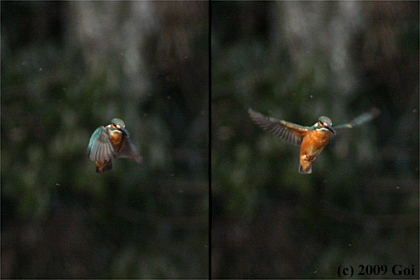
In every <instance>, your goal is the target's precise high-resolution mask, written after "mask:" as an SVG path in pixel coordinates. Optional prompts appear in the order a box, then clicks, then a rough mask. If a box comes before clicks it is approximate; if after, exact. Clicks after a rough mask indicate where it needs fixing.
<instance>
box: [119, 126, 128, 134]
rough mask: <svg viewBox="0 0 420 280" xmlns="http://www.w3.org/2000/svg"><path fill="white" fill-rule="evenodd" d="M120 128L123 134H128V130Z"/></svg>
mask: <svg viewBox="0 0 420 280" xmlns="http://www.w3.org/2000/svg"><path fill="white" fill-rule="evenodd" d="M120 130H121V131H122V132H124V134H125V135H128V131H127V129H125V127H121V128H120Z"/></svg>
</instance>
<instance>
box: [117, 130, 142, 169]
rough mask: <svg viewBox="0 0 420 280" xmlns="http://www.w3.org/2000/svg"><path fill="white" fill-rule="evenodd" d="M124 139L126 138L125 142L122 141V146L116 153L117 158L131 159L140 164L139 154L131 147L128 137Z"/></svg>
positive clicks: (134, 147)
mask: <svg viewBox="0 0 420 280" xmlns="http://www.w3.org/2000/svg"><path fill="white" fill-rule="evenodd" d="M126 137H127V138H126V141H123V145H122V146H121V149H120V150H119V151H118V157H121V158H129V157H133V158H134V159H135V160H136V161H137V162H138V163H140V162H142V161H143V159H142V157H141V156H140V153H139V151H138V150H137V148H136V146H134V145H133V143H132V142H131V140H130V137H129V136H128V135H127V136H126Z"/></svg>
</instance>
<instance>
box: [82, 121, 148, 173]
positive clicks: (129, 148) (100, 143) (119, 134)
mask: <svg viewBox="0 0 420 280" xmlns="http://www.w3.org/2000/svg"><path fill="white" fill-rule="evenodd" d="M87 155H88V158H90V159H91V160H93V161H95V162H96V173H103V172H105V171H110V170H111V169H112V159H117V158H128V157H132V158H134V159H135V160H136V161H137V162H139V163H140V162H142V157H141V156H140V154H139V152H138V151H137V149H136V147H135V146H134V145H133V144H132V143H131V140H130V134H129V133H128V131H127V129H125V124H124V122H123V121H122V120H121V119H117V118H115V119H112V121H111V124H109V125H107V126H106V127H103V126H101V127H98V128H97V129H96V130H95V131H94V132H93V134H92V136H91V137H90V140H89V146H88V148H87Z"/></svg>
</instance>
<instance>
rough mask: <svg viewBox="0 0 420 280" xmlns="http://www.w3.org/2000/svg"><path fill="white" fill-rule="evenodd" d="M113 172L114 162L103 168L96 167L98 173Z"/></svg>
mask: <svg viewBox="0 0 420 280" xmlns="http://www.w3.org/2000/svg"><path fill="white" fill-rule="evenodd" d="M111 170H112V161H109V162H108V164H106V165H105V166H103V167H102V168H99V166H96V173H104V172H106V171H111Z"/></svg>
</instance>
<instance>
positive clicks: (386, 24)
mask: <svg viewBox="0 0 420 280" xmlns="http://www.w3.org/2000/svg"><path fill="white" fill-rule="evenodd" d="M418 11H419V3H418V2H383V1H378V2H376V1H375V2H363V1H336V2H334V1H331V2H330V1H327V2H319V1H313V2H311V1H306V2H305V1H303V2H300V1H299V2H298V1H296V2H295V1H276V2H213V3H212V5H211V13H212V26H211V28H212V29H211V83H212V87H211V89H212V91H211V148H212V149H211V186H212V188H211V191H212V204H211V205H212V216H211V219H212V231H211V246H212V249H211V274H212V276H213V277H214V278H239V279H241V278H339V276H338V274H337V269H338V267H339V266H340V265H346V266H348V265H352V266H353V267H354V269H360V268H359V265H364V266H368V265H372V266H373V265H386V266H387V268H388V272H387V274H385V275H380V276H375V275H373V274H372V272H371V274H370V275H368V274H367V273H366V274H365V275H357V277H356V276H354V277H355V278H372V277H376V278H396V277H398V278H399V277H402V276H396V275H393V274H392V273H391V268H392V266H393V265H396V264H399V265H402V266H403V267H408V268H409V269H410V273H411V268H412V266H414V268H413V269H414V274H415V275H411V274H410V275H403V276H404V278H418V277H419V272H418V271H419V268H418V264H419V243H418V241H419V215H418V213H419V203H418V197H419V193H418V187H419V169H418V167H419V122H418V120H419V112H418V109H419V108H418V101H419V95H418V89H419V88H418V87H419V84H418V80H419V69H418V68H419V44H418V42H419V13H418ZM247 105H248V106H251V107H252V108H253V109H254V110H256V111H259V112H261V113H263V114H265V115H269V116H272V117H275V118H277V119H284V120H287V121H290V122H293V123H297V124H301V125H308V126H310V125H313V124H314V123H315V122H316V121H317V120H318V117H319V116H321V115H326V116H329V117H330V118H331V119H332V121H333V125H339V124H343V123H346V122H348V121H350V120H352V119H354V118H355V117H357V116H359V115H360V114H362V113H364V112H366V111H368V110H370V109H371V108H372V107H377V108H379V109H380V110H381V112H382V113H381V115H380V116H379V117H378V118H377V119H375V120H373V121H372V122H370V123H367V124H365V125H363V126H361V127H359V128H355V129H352V130H348V131H346V132H344V133H341V134H340V135H337V136H336V137H334V138H333V139H332V140H331V141H330V143H329V144H328V146H327V147H326V148H325V150H324V151H323V152H322V153H321V155H320V156H319V157H318V158H317V160H316V161H315V163H314V166H313V173H312V174H311V175H301V174H299V173H298V165H299V147H296V146H293V145H291V144H288V143H285V142H283V141H281V140H279V139H278V138H277V137H275V136H273V135H272V134H269V133H266V132H264V131H263V130H262V129H260V128H259V127H258V126H257V125H256V124H254V123H253V122H252V121H251V120H250V118H249V117H248V115H247V113H246V106H247ZM356 272H357V271H356Z"/></svg>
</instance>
